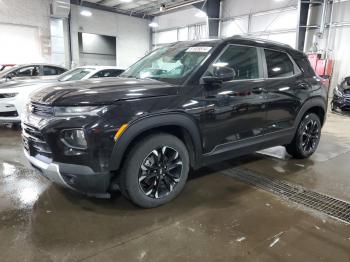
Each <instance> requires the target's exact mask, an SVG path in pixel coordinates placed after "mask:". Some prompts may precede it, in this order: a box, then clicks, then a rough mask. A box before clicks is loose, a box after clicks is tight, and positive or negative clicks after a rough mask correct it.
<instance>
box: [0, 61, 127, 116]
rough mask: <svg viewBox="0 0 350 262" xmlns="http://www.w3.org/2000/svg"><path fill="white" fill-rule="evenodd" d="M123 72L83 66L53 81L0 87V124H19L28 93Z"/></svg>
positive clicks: (24, 82)
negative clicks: (64, 83)
mask: <svg viewBox="0 0 350 262" xmlns="http://www.w3.org/2000/svg"><path fill="white" fill-rule="evenodd" d="M123 71H124V70H122V69H119V68H116V67H113V66H83V67H78V68H75V69H72V70H70V71H68V72H66V73H64V74H62V75H60V76H56V77H55V78H53V79H41V80H38V79H36V80H33V79H27V80H17V81H9V82H7V83H5V84H3V85H0V123H19V122H20V121H21V112H22V109H23V107H24V105H25V102H26V101H27V100H28V97H29V95H30V93H32V92H33V91H36V90H38V89H40V88H43V87H48V86H51V85H53V84H57V83H61V82H66V81H76V80H84V79H89V78H104V77H116V76H118V75H120V74H121V73H122V72H123Z"/></svg>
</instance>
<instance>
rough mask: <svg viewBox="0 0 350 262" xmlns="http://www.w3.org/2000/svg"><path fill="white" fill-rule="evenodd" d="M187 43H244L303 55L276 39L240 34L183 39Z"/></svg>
mask: <svg viewBox="0 0 350 262" xmlns="http://www.w3.org/2000/svg"><path fill="white" fill-rule="evenodd" d="M185 42H189V43H193V44H194V45H196V44H198V45H211V46H213V45H220V44H238V45H239V44H242V45H243V44H244V45H251V46H256V47H262V48H270V49H275V50H280V51H284V52H288V53H289V54H291V55H293V56H303V57H304V56H305V54H304V53H303V52H301V51H298V50H296V49H294V48H292V47H291V46H290V45H287V44H283V43H279V42H276V41H271V40H266V39H261V38H254V37H245V36H240V35H235V36H232V37H228V38H222V39H204V40H194V41H185Z"/></svg>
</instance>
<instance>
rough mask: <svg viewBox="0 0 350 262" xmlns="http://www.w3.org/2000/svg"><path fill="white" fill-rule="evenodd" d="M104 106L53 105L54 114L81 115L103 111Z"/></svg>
mask: <svg viewBox="0 0 350 262" xmlns="http://www.w3.org/2000/svg"><path fill="white" fill-rule="evenodd" d="M105 110H106V108H105V107H97V106H68V107H64V106H57V107H54V114H55V116H81V115H97V114H98V113H99V112H102V113H104V112H105Z"/></svg>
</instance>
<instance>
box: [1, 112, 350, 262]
mask: <svg viewBox="0 0 350 262" xmlns="http://www.w3.org/2000/svg"><path fill="white" fill-rule="evenodd" d="M349 132H350V117H349V116H343V115H337V114H333V113H332V114H330V115H329V117H328V120H327V124H326V125H325V127H324V129H323V136H322V140H321V143H320V147H319V149H318V151H317V153H316V154H315V155H313V156H312V157H311V158H310V159H308V160H294V159H289V158H288V156H286V155H285V152H284V149H283V148H281V147H276V148H273V149H269V150H265V151H264V152H262V153H256V154H251V155H248V156H246V157H243V158H240V159H236V160H231V161H226V162H223V163H220V164H216V165H213V166H210V167H208V168H204V169H201V170H199V171H196V172H193V173H192V174H191V179H190V180H189V181H188V184H187V186H186V188H185V190H184V192H183V193H182V194H181V195H180V196H179V197H178V198H177V199H176V200H175V201H173V202H172V203H170V204H168V205H166V206H163V207H160V208H157V209H152V210H142V209H138V208H136V207H134V206H133V205H131V204H130V203H129V202H128V201H126V200H125V199H123V198H122V197H120V196H115V197H114V198H113V199H110V200H102V199H92V198H87V197H84V196H81V195H78V194H76V193H74V192H70V191H67V190H65V189H61V188H58V187H56V186H54V185H52V184H51V183H50V182H48V181H46V180H45V179H44V178H42V177H40V176H38V175H37V174H35V172H34V171H33V170H32V169H30V168H29V167H28V164H27V162H26V160H25V159H24V157H23V154H22V148H21V143H20V133H19V131H15V130H11V129H9V128H6V127H2V128H0V145H1V146H0V243H1V244H0V261H152V262H153V261H350V226H349V225H348V224H345V223H342V222H339V221H336V220H334V219H332V218H329V217H327V216H326V215H322V214H320V213H317V212H314V211H312V210H310V209H306V208H303V207H301V206H297V205H295V204H292V203H290V202H286V201H285V200H282V199H280V198H279V197H278V196H275V195H272V194H270V193H268V192H265V191H262V190H260V189H256V188H254V187H252V186H249V185H247V184H244V183H241V182H238V181H236V180H235V179H233V178H231V177H229V176H228V175H229V174H230V172H233V171H232V170H233V168H242V169H248V170H252V171H255V172H257V173H259V174H261V175H262V176H271V177H277V178H278V179H281V180H287V181H289V182H292V183H295V184H299V185H303V186H305V187H307V188H310V189H312V190H315V191H318V192H321V193H326V194H328V195H331V196H334V197H337V198H340V199H344V200H346V201H350V187H349V185H350V175H349V171H348V170H349V167H350V164H349V163H348V159H350V135H349Z"/></svg>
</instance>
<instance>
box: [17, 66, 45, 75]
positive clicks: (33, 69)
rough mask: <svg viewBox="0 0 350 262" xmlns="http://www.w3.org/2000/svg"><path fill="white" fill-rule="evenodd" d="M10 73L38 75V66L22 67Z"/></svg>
mask: <svg viewBox="0 0 350 262" xmlns="http://www.w3.org/2000/svg"><path fill="white" fill-rule="evenodd" d="M12 74H13V76H14V77H24V76H38V75H40V67H39V66H27V67H22V68H19V69H18V70H16V71H14V72H13V73H12Z"/></svg>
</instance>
